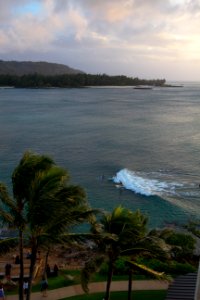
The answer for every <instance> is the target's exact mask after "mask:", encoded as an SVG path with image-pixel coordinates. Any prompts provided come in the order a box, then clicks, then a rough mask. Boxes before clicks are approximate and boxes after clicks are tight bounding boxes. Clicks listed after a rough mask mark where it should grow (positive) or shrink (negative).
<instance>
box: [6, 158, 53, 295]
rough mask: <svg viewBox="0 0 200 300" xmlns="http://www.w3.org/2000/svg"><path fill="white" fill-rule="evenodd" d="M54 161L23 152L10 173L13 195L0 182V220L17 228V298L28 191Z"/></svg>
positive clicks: (21, 271) (22, 273) (22, 269)
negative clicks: (18, 258)
mask: <svg viewBox="0 0 200 300" xmlns="http://www.w3.org/2000/svg"><path fill="white" fill-rule="evenodd" d="M52 165H54V162H53V161H52V159H50V158H49V157H48V156H43V155H41V156H39V155H37V154H33V153H31V152H25V154H24V155H23V157H22V159H21V160H20V162H19V165H18V166H17V167H16V169H15V170H14V172H13V174H12V188H13V197H11V196H10V195H9V192H8V189H7V187H6V186H5V185H4V184H3V183H1V184H0V200H1V202H2V206H1V207H0V216H1V219H2V222H3V223H4V224H7V225H8V226H9V227H14V228H17V229H18V236H19V256H20V276H19V299H21V300H23V278H24V266H23V233H24V231H25V229H26V225H27V223H28V220H27V218H26V217H27V216H26V212H27V210H26V206H27V203H28V201H29V199H28V192H29V187H30V184H31V181H32V180H33V178H34V177H35V174H36V173H37V172H39V171H44V170H48V169H49V168H50V167H51V166H52Z"/></svg>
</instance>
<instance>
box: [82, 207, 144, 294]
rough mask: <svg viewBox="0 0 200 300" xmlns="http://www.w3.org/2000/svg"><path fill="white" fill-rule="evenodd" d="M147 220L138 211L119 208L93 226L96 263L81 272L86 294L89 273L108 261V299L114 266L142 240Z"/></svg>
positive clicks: (90, 263) (88, 265) (92, 262)
mask: <svg viewBox="0 0 200 300" xmlns="http://www.w3.org/2000/svg"><path fill="white" fill-rule="evenodd" d="M146 225H147V218H146V217H145V216H144V215H142V214H141V213H140V212H139V211H136V212H132V211H130V210H128V209H126V208H123V207H121V206H119V207H117V208H115V209H114V210H113V212H112V213H106V214H104V215H103V217H102V219H101V220H100V223H95V224H93V228H92V232H93V234H94V236H95V237H96V242H97V246H98V251H100V254H98V255H97V258H96V261H95V262H94V261H90V262H88V263H87V264H86V266H85V268H84V270H83V272H82V286H83V289H84V290H85V291H86V292H88V288H87V283H88V281H89V273H90V272H92V271H93V272H94V271H95V266H96V265H97V266H98V267H99V265H100V264H101V263H102V262H103V260H104V259H107V261H108V277H107V286H106V293H105V300H108V299H109V297H110V286H111V281H112V276H113V270H114V265H115V263H116V261H117V259H118V258H119V257H120V256H121V255H122V253H123V251H124V250H125V249H128V248H132V247H133V245H134V244H135V243H136V242H137V241H138V240H140V239H142V238H143V237H144V235H145V232H146Z"/></svg>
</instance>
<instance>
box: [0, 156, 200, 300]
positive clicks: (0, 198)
mask: <svg viewBox="0 0 200 300" xmlns="http://www.w3.org/2000/svg"><path fill="white" fill-rule="evenodd" d="M11 177H12V192H11V191H10V188H8V187H7V186H6V185H5V184H4V183H0V225H1V226H3V225H4V226H5V225H6V226H7V227H8V228H14V229H16V230H17V232H18V235H17V236H16V237H7V238H5V239H0V255H3V254H5V253H7V252H9V251H10V250H12V249H13V248H14V247H18V251H19V262H20V276H19V285H18V286H19V293H18V295H19V300H23V299H24V294H23V280H24V261H23V257H24V246H25V245H26V246H28V247H29V248H30V249H31V259H30V260H31V262H30V270H29V279H28V280H29V282H28V283H29V284H28V292H27V295H26V300H29V299H30V297H31V291H32V282H33V275H34V270H35V268H36V260H37V253H38V251H42V253H45V266H44V269H43V270H42V274H41V275H42V276H46V265H47V262H48V254H49V252H50V250H51V249H52V248H53V247H54V246H55V245H73V243H74V242H76V243H77V242H78V243H79V244H82V245H87V244H88V242H90V243H91V242H92V245H93V253H94V255H93V256H91V259H89V260H88V261H87V262H86V264H85V266H84V268H83V270H82V276H81V281H82V287H83V289H84V291H85V292H89V290H88V283H89V281H90V277H91V274H93V273H95V272H97V270H98V269H99V268H100V266H101V265H102V264H103V263H104V262H107V266H108V269H107V286H106V291H105V300H109V299H110V286H111V281H112V277H113V272H114V270H115V267H116V264H117V261H118V259H119V258H120V257H123V258H124V262H125V263H126V266H127V270H128V274H129V284H128V287H127V289H128V291H129V292H128V299H129V300H130V299H131V290H132V286H131V283H132V273H133V269H135V268H136V269H141V270H143V271H144V272H148V273H150V274H151V275H152V276H154V277H158V278H165V279H166V277H167V276H166V275H165V274H164V273H163V272H162V270H153V269H152V268H150V267H149V266H148V264H146V262H148V261H150V259H151V258H154V259H158V260H160V261H162V262H166V264H170V261H174V259H177V260H178V261H182V262H184V264H185V263H186V258H187V259H192V255H193V250H194V248H195V240H194V238H193V237H192V236H190V235H189V234H187V235H184V234H180V233H179V234H175V233H174V232H173V231H172V230H171V229H165V230H148V218H147V217H146V216H145V215H143V214H142V213H141V212H140V211H135V212H133V211H131V210H130V209H127V208H125V207H122V206H118V207H116V208H114V209H113V211H112V212H104V211H101V210H99V209H94V208H91V207H90V205H89V204H88V202H87V197H86V193H85V190H84V189H83V188H82V187H80V186H79V185H73V184H71V182H70V177H69V173H68V172H67V171H66V170H65V169H63V168H62V167H60V166H58V165H57V164H56V163H55V162H54V161H53V159H51V158H50V157H48V156H46V155H38V154H35V153H32V152H25V153H24V155H23V156H22V158H21V160H20V162H19V164H18V165H17V167H16V168H15V169H14V171H13V173H12V176H11ZM82 223H88V224H90V230H88V231H87V232H84V233H83V232H82V233H79V232H77V231H74V228H75V227H76V225H80V224H82ZM195 228H196V227H193V226H192V225H190V227H188V229H189V230H190V231H192V232H193V233H196V236H198V235H197V233H199V231H198V230H197V231H196V232H195V231H194V229H195ZM199 236H200V235H199ZM139 258H140V261H139V260H138V259H139ZM141 259H143V260H142V261H141ZM145 260H146V261H145Z"/></svg>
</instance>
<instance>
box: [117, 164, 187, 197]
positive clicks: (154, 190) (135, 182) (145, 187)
mask: <svg viewBox="0 0 200 300" xmlns="http://www.w3.org/2000/svg"><path fill="white" fill-rule="evenodd" d="M113 181H114V182H115V183H117V184H122V185H123V186H124V188H126V189H128V190H132V191H134V192H135V193H137V194H141V195H145V196H153V195H162V194H163V193H164V192H167V193H174V190H175V188H176V187H177V186H179V187H180V186H182V184H180V183H177V182H165V181H160V180H158V179H149V178H145V177H142V176H139V174H138V173H136V172H133V171H130V170H128V169H122V170H120V171H119V172H118V173H117V174H116V175H115V176H114V177H113Z"/></svg>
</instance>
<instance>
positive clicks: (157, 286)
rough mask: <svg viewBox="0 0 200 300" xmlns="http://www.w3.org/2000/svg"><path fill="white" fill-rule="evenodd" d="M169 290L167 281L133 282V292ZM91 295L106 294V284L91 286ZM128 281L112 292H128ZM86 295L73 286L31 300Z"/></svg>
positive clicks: (114, 285) (116, 285)
mask: <svg viewBox="0 0 200 300" xmlns="http://www.w3.org/2000/svg"><path fill="white" fill-rule="evenodd" d="M167 288H168V282H167V281H160V280H136V281H133V290H166V289H167ZM89 289H90V293H91V294H92V293H99V292H104V291H105V289H106V282H94V283H90V284H89ZM127 289H128V282H127V281H113V282H112V285H111V291H127ZM81 294H84V292H83V290H82V288H81V286H80V285H72V286H68V287H63V288H60V289H56V290H50V291H48V296H47V297H46V298H44V297H42V296H41V293H33V294H32V295H31V300H41V299H43V300H44V299H48V300H58V299H63V298H66V297H72V296H76V295H81ZM6 300H18V296H16V295H14V296H7V297H6Z"/></svg>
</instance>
